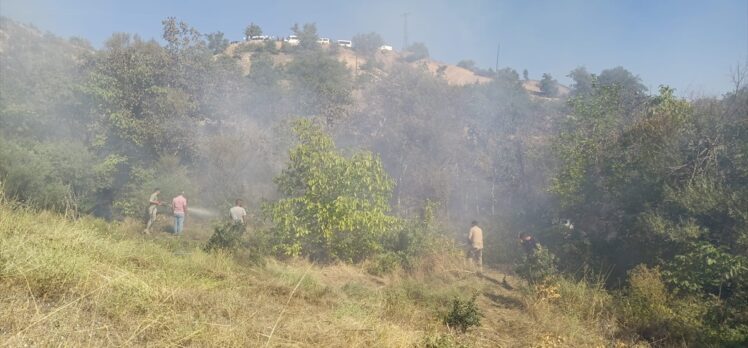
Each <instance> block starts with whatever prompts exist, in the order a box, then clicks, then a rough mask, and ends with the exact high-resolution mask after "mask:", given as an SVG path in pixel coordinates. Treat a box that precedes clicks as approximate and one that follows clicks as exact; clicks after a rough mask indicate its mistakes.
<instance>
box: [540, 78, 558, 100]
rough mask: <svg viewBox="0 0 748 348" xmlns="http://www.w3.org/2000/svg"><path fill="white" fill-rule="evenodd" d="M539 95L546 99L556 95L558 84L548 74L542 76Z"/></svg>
mask: <svg viewBox="0 0 748 348" xmlns="http://www.w3.org/2000/svg"><path fill="white" fill-rule="evenodd" d="M540 93H541V94H543V95H544V96H546V97H555V96H556V95H557V94H558V82H556V80H554V79H553V76H551V74H548V73H544V74H543V78H542V79H541V80H540Z"/></svg>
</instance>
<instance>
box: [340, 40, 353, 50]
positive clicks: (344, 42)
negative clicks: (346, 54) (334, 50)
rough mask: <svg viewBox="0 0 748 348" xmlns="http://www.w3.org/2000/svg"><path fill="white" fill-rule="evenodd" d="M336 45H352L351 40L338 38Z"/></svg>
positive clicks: (349, 46) (348, 46)
mask: <svg viewBox="0 0 748 348" xmlns="http://www.w3.org/2000/svg"><path fill="white" fill-rule="evenodd" d="M338 46H342V47H347V48H351V47H353V42H351V40H338Z"/></svg>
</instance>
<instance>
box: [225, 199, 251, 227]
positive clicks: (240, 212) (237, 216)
mask: <svg viewBox="0 0 748 348" xmlns="http://www.w3.org/2000/svg"><path fill="white" fill-rule="evenodd" d="M229 215H230V216H231V220H232V221H234V222H235V223H239V224H242V225H244V223H245V221H244V219H245V217H246V216H247V211H246V210H245V209H244V207H243V202H242V200H241V199H237V200H236V205H235V206H234V207H232V208H231V209H229Z"/></svg>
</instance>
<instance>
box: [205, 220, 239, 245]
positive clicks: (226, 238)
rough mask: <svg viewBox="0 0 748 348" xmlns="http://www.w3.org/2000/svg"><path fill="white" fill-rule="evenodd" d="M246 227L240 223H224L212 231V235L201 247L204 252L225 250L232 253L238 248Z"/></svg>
mask: <svg viewBox="0 0 748 348" xmlns="http://www.w3.org/2000/svg"><path fill="white" fill-rule="evenodd" d="M245 231H246V226H244V224H241V223H235V222H233V221H232V222H226V223H223V224H220V225H218V226H216V227H215V228H214V229H213V235H211V236H210V239H208V241H207V242H206V243H205V246H203V250H205V251H213V250H225V251H234V250H236V248H237V247H239V245H240V243H241V238H242V236H243V235H244V232H245Z"/></svg>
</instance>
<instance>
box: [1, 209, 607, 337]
mask: <svg viewBox="0 0 748 348" xmlns="http://www.w3.org/2000/svg"><path fill="white" fill-rule="evenodd" d="M140 228H141V226H140V225H139V224H137V223H134V222H132V221H126V222H123V223H116V224H108V223H105V222H103V221H100V220H95V219H91V218H83V219H81V220H78V221H70V220H67V219H65V218H64V217H62V216H58V215H55V214H52V213H46V212H35V211H31V210H27V209H24V208H20V207H17V206H14V205H12V204H9V203H7V202H5V203H2V204H0V280H1V281H0V291H1V293H2V294H3V296H1V298H0V308H2V310H0V342H2V344H3V345H5V346H12V347H20V346H52V345H54V346H75V347H103V346H196V347H218V346H221V347H246V346H261V345H265V346H267V345H269V346H274V347H319V346H326V347H372V346H378V347H412V346H427V347H449V346H455V345H457V344H465V345H467V346H475V347H529V346H537V347H561V346H604V345H605V344H606V343H605V342H606V340H605V339H604V338H603V337H602V336H601V334H600V333H599V332H602V331H600V330H601V328H596V327H590V326H589V324H585V323H584V322H580V320H579V319H576V318H571V317H564V314H561V313H560V312H559V311H557V310H555V309H553V307H549V306H548V303H547V301H549V299H546V298H533V297H529V296H528V295H526V294H525V293H524V292H522V291H520V290H518V289H522V288H523V285H522V283H521V282H519V281H518V280H517V279H515V278H514V277H512V276H507V277H506V281H505V282H502V281H501V280H502V277H503V276H504V275H503V273H501V272H498V271H495V270H490V271H488V272H486V275H485V276H484V277H478V276H476V275H475V274H473V273H470V272H467V271H466V270H465V269H464V266H463V264H462V259H461V257H458V256H456V255H453V256H451V257H449V256H444V255H442V256H438V257H432V258H430V259H428V260H424V262H423V264H422V266H421V267H419V269H420V270H418V271H414V272H410V273H403V272H399V273H396V274H392V275H389V276H385V277H377V276H373V275H370V274H367V273H366V272H364V270H363V266H348V265H326V266H322V265H314V264H310V263H309V262H307V261H304V260H288V261H276V260H273V259H267V260H265V261H264V262H260V263H259V264H253V263H249V262H248V261H247V259H246V258H241V257H232V256H230V255H226V254H206V253H204V252H203V251H201V249H200V248H199V247H200V245H201V244H202V243H201V241H199V240H198V241H196V240H194V238H198V239H199V238H200V237H199V236H200V235H201V233H204V232H205V231H198V230H195V229H194V228H193V229H192V230H190V229H188V230H187V234H188V235H191V238H188V239H187V240H179V239H174V238H173V237H171V236H167V235H165V234H163V233H157V234H156V235H155V236H154V237H143V236H142V235H141V234H139V231H140ZM262 264H264V265H262ZM427 270H428V271H427ZM473 294H476V295H477V296H478V298H477V303H478V305H479V309H480V311H481V312H482V313H483V315H484V317H483V319H482V321H481V322H482V325H481V326H480V327H478V328H474V329H471V330H469V331H468V333H467V334H465V335H462V334H459V333H457V332H456V331H453V330H450V329H449V328H448V327H446V326H445V325H444V324H443V323H442V321H441V318H442V316H443V315H444V313H446V311H447V310H448V308H449V306H450V302H451V301H452V299H453V298H455V297H460V298H469V297H470V296H472V295H473Z"/></svg>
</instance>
